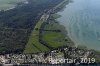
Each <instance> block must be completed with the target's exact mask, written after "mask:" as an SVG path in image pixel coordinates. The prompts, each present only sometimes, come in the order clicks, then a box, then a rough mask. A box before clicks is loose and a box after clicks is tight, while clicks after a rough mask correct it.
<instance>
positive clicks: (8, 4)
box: [0, 0, 26, 10]
mask: <svg viewBox="0 0 100 66" xmlns="http://www.w3.org/2000/svg"><path fill="white" fill-rule="evenodd" d="M24 1H26V0H0V10H6V9H9V8H12V7H14V6H15V5H16V3H19V2H24Z"/></svg>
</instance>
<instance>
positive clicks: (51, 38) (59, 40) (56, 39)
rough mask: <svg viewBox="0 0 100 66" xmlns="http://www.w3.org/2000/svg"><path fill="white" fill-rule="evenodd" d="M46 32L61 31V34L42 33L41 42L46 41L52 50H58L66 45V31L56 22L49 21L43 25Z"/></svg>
mask: <svg viewBox="0 0 100 66" xmlns="http://www.w3.org/2000/svg"><path fill="white" fill-rule="evenodd" d="M44 29H46V30H61V32H53V31H44V32H43V40H44V41H46V42H47V43H48V44H49V46H51V47H53V48H58V47H61V46H64V45H66V41H65V38H66V34H65V33H66V31H65V30H64V27H63V26H62V25H60V24H59V23H57V22H56V21H53V20H50V21H49V24H46V25H45V28H44Z"/></svg>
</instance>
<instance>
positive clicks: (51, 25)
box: [24, 15, 70, 53]
mask: <svg viewBox="0 0 100 66" xmlns="http://www.w3.org/2000/svg"><path fill="white" fill-rule="evenodd" d="M53 16H54V15H53ZM51 17H52V16H51ZM52 18H54V17H52ZM44 23H45V26H44V31H42V33H41V35H42V38H41V39H42V40H43V41H45V42H46V43H47V45H48V46H49V47H52V48H58V47H62V46H66V45H67V44H69V42H70V41H69V40H67V41H66V37H67V36H66V34H67V32H66V30H65V28H64V27H63V26H62V25H60V24H59V23H58V22H57V21H56V20H55V19H53V20H50V17H49V20H48V21H47V22H45V18H41V19H40V20H39V21H38V23H37V24H36V26H35V28H34V30H33V31H32V33H31V35H30V37H29V40H28V43H27V45H26V48H25V50H24V53H38V52H46V51H49V50H51V49H50V48H49V47H47V46H45V45H43V44H41V43H40V42H39V29H41V26H42V24H44ZM45 30H49V31H45ZM52 30H60V32H56V31H52Z"/></svg>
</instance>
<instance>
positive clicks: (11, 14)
mask: <svg viewBox="0 0 100 66" xmlns="http://www.w3.org/2000/svg"><path fill="white" fill-rule="evenodd" d="M28 1H29V4H23V5H19V6H17V7H16V8H14V9H12V10H8V11H1V12H0V53H12V52H14V53H19V52H22V51H23V50H24V48H25V45H26V44H27V42H28V38H29V36H30V33H31V32H32V29H33V28H34V26H35V25H36V22H38V20H39V18H40V17H41V15H42V13H43V12H46V11H48V9H51V8H53V7H54V6H56V5H57V4H59V3H60V2H61V1H63V0H28ZM34 51H35V50H34Z"/></svg>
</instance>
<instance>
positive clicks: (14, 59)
mask: <svg viewBox="0 0 100 66" xmlns="http://www.w3.org/2000/svg"><path fill="white" fill-rule="evenodd" d="M89 55H90V52H89V51H84V50H78V49H75V48H63V49H57V50H54V51H50V52H48V53H38V54H6V55H0V64H17V65H20V64H64V63H76V62H77V60H78V59H79V58H87V57H88V56H89Z"/></svg>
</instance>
